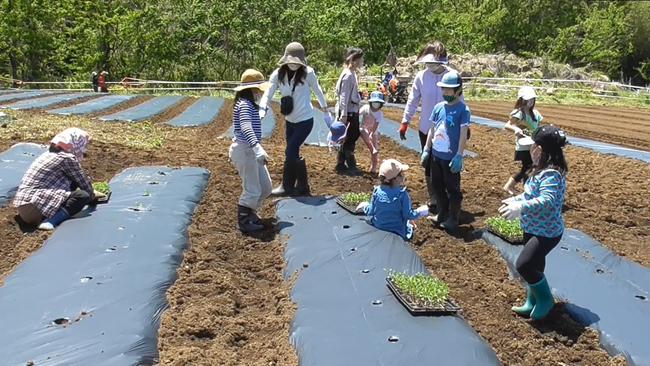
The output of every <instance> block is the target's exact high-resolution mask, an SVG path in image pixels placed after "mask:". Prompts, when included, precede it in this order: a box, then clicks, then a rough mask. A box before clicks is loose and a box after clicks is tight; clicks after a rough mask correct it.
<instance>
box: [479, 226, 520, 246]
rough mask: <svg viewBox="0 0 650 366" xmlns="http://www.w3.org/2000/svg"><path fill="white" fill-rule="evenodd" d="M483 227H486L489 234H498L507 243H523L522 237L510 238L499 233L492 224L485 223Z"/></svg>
mask: <svg viewBox="0 0 650 366" xmlns="http://www.w3.org/2000/svg"><path fill="white" fill-rule="evenodd" d="M485 228H486V229H487V231H488V232H489V233H490V234H492V235H495V236H498V237H499V238H500V239H501V240H503V241H505V242H506V243H508V244H512V245H523V244H524V238H523V237H519V238H517V239H512V238H509V237H506V236H503V235H501V234H500V233H499V232H498V231H497V230H495V229H493V228H492V226H490V225H485Z"/></svg>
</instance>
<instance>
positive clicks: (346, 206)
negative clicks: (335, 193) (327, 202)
mask: <svg viewBox="0 0 650 366" xmlns="http://www.w3.org/2000/svg"><path fill="white" fill-rule="evenodd" d="M334 201H336V203H337V204H338V205H339V206H341V207H343V209H345V210H346V211H347V212H349V213H351V214H353V215H365V212H363V210H362V211H357V206H358V205H359V204H358V203H357V204H356V205H349V204H346V203H345V202H344V201H343V197H341V196H339V197H336V198H335V199H334Z"/></svg>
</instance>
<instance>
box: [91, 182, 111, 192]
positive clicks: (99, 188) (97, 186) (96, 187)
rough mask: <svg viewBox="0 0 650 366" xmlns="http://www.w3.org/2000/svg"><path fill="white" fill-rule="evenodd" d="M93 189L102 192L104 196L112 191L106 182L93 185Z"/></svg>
mask: <svg viewBox="0 0 650 366" xmlns="http://www.w3.org/2000/svg"><path fill="white" fill-rule="evenodd" d="M93 189H94V190H96V191H97V192H102V193H103V194H108V193H110V191H111V189H110V188H109V187H108V183H106V182H95V183H93Z"/></svg>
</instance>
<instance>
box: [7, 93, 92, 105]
mask: <svg viewBox="0 0 650 366" xmlns="http://www.w3.org/2000/svg"><path fill="white" fill-rule="evenodd" d="M96 95H97V94H96V93H70V94H58V95H53V96H51V97H45V98H37V99H26V100H21V101H18V102H14V103H11V104H7V105H4V106H2V107H0V108H10V109H32V108H45V107H49V106H51V105H53V104H57V103H61V102H68V101H71V100H75V99H80V98H85V97H91V96H96Z"/></svg>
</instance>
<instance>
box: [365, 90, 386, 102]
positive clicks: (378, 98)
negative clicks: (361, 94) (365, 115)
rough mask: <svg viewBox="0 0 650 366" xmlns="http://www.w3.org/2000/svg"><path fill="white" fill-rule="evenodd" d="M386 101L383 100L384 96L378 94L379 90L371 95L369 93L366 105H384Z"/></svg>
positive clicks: (380, 93)
mask: <svg viewBox="0 0 650 366" xmlns="http://www.w3.org/2000/svg"><path fill="white" fill-rule="evenodd" d="M385 102H386V101H385V100H384V94H383V93H382V92H380V91H379V90H376V91H374V92H372V93H370V99H368V103H382V104H383V103H385Z"/></svg>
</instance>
